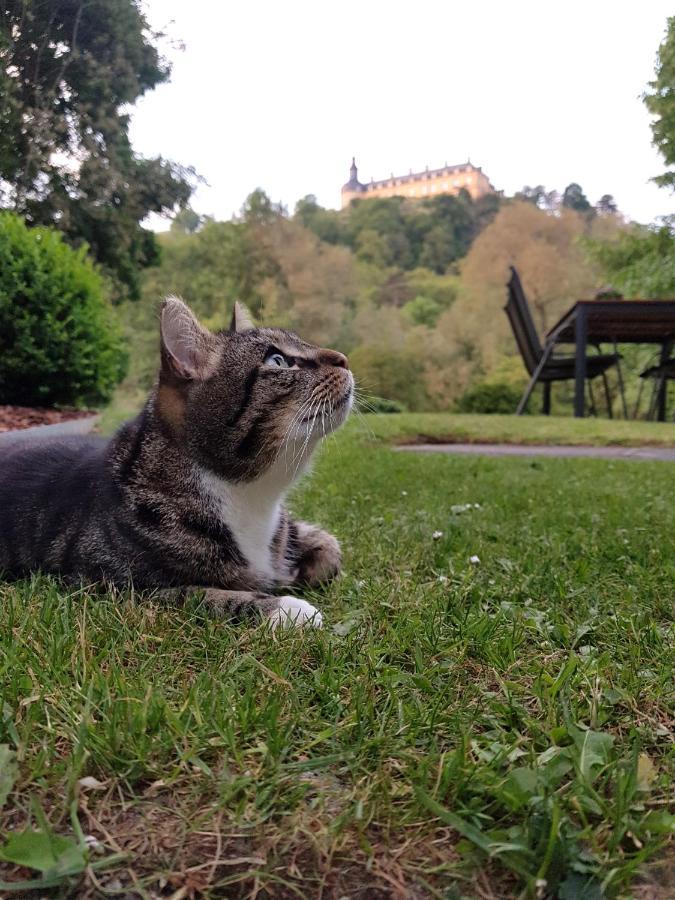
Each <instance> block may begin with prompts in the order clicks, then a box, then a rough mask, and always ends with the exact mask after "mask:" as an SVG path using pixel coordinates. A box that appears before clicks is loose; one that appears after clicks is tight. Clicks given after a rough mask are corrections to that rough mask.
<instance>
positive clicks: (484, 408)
mask: <svg viewBox="0 0 675 900" xmlns="http://www.w3.org/2000/svg"><path fill="white" fill-rule="evenodd" d="M521 394H522V391H520V390H518V388H516V387H514V386H513V385H511V384H504V383H503V382H483V383H482V384H476V385H474V386H473V387H470V388H469V389H468V390H467V391H465V392H464V394H462V396H461V397H460V398H459V400H458V402H457V409H458V410H459V411H460V412H466V413H514V412H515V411H516V407H517V406H518V401H519V400H520V397H521Z"/></svg>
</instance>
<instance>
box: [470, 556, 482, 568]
mask: <svg viewBox="0 0 675 900" xmlns="http://www.w3.org/2000/svg"><path fill="white" fill-rule="evenodd" d="M469 562H470V563H471V565H472V566H477V565H479V564H480V557H479V556H475V555H474V556H470V557H469Z"/></svg>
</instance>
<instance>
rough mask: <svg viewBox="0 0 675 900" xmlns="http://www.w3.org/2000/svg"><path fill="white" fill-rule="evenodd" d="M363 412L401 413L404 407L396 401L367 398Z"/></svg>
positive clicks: (383, 398) (382, 398)
mask: <svg viewBox="0 0 675 900" xmlns="http://www.w3.org/2000/svg"><path fill="white" fill-rule="evenodd" d="M363 411H364V412H371V413H402V412H405V411H406V409H405V406H404V405H403V404H402V403H399V402H398V400H387V399H386V398H385V397H368V398H367V405H366V406H365V408H364V410H363Z"/></svg>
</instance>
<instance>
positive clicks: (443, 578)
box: [438, 575, 448, 584]
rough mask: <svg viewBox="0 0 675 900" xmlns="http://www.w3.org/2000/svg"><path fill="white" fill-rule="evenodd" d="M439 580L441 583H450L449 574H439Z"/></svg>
mask: <svg viewBox="0 0 675 900" xmlns="http://www.w3.org/2000/svg"><path fill="white" fill-rule="evenodd" d="M438 581H439V583H440V584H447V583H448V576H447V575H439V576H438Z"/></svg>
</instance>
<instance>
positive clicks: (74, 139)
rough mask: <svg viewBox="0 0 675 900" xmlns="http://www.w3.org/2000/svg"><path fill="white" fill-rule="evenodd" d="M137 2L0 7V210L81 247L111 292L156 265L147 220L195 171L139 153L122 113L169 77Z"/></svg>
mask: <svg viewBox="0 0 675 900" xmlns="http://www.w3.org/2000/svg"><path fill="white" fill-rule="evenodd" d="M158 37H159V35H153V34H151V33H150V32H149V29H148V24H147V22H146V20H145V18H144V16H143V13H142V12H141V9H140V6H139V4H138V3H137V2H135V0H87V2H84V0H45V2H41V3H29V2H25V0H6V2H4V3H1V4H0V206H2V207H4V208H7V209H11V210H14V211H16V212H18V213H20V214H21V215H23V216H24V217H25V218H26V220H27V221H28V223H29V224H31V225H55V226H56V227H57V228H58V229H59V230H61V231H62V232H64V234H65V235H66V236H67V238H68V240H69V242H70V243H72V244H75V245H79V244H81V243H84V242H86V243H87V244H88V245H89V247H90V249H91V252H92V253H93V255H94V256H95V258H96V259H97V261H98V262H99V263H101V265H102V266H103V268H104V270H105V271H106V272H107V273H108V274H109V275H111V276H112V277H113V279H114V281H115V283H116V285H117V288H118V293H120V294H127V295H129V296H132V297H135V296H137V294H138V290H139V285H138V271H139V269H140V268H142V267H143V266H147V265H149V264H151V263H153V262H155V261H156V260H157V245H156V243H155V238H154V235H153V234H152V232H150V231H148V230H146V229H144V228H142V227H141V225H140V223H141V221H142V220H143V219H144V218H145V217H146V216H147V215H148V213H151V212H156V213H163V212H169V211H171V210H174V209H175V208H176V207H177V206H180V205H184V204H185V203H187V201H188V199H189V196H190V193H191V191H192V187H191V184H190V179H191V176H192V174H193V173H191V172H190V171H189V170H186V169H183V168H181V167H179V166H177V165H175V164H174V163H171V162H168V161H167V160H164V159H161V158H157V159H143V158H142V157H140V156H138V154H136V153H134V151H133V148H132V147H131V144H130V141H129V135H128V126H129V116H128V114H127V112H126V109H127V108H128V107H129V105H131V104H133V103H134V102H135V101H136V100H137V99H138V98H139V97H141V96H142V95H143V94H144V93H145V92H146V91H149V90H152V89H153V88H154V87H155V86H156V85H158V84H160V83H161V82H163V81H166V80H167V78H168V77H169V66H168V64H167V63H166V61H164V60H163V59H161V57H160V55H159V52H158V50H157V47H156V40H157V38H158Z"/></svg>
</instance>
